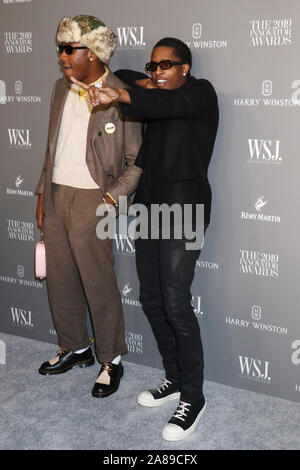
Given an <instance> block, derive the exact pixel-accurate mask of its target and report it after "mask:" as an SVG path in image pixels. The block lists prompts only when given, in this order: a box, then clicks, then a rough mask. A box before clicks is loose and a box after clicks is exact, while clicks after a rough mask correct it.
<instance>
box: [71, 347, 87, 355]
mask: <svg viewBox="0 0 300 470" xmlns="http://www.w3.org/2000/svg"><path fill="white" fill-rule="evenodd" d="M87 349H89V346H88V347H87V348H83V349H78V350H77V351H74V352H75V354H81V353H83V352H84V351H86V350H87Z"/></svg>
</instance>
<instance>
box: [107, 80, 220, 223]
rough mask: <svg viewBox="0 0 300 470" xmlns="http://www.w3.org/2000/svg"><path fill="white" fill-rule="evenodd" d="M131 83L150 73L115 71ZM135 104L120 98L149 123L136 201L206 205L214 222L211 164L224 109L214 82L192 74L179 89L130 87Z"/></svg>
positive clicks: (130, 111)
mask: <svg viewBox="0 0 300 470" xmlns="http://www.w3.org/2000/svg"><path fill="white" fill-rule="evenodd" d="M116 75H118V76H119V77H121V79H122V80H123V81H125V82H127V83H128V84H130V85H133V84H134V83H133V81H134V80H136V79H138V78H142V77H145V75H144V74H139V73H136V72H130V71H119V72H117V73H116ZM128 91H129V93H130V96H131V104H130V105H127V104H124V103H120V108H121V111H122V112H123V113H124V114H125V115H126V114H130V115H134V116H139V117H141V118H143V119H144V120H146V122H147V126H146V130H145V133H144V138H143V143H142V146H141V148H140V151H139V155H138V157H137V159H136V162H135V164H136V165H137V166H140V167H142V168H143V175H142V177H141V179H140V182H139V186H138V189H137V192H136V196H135V200H134V202H139V203H144V204H147V205H148V204H151V203H157V204H161V203H168V204H173V203H180V204H187V203H189V204H196V203H198V204H200V203H202V204H204V206H205V223H206V224H208V223H209V221H210V211H211V188H210V184H209V181H208V178H207V170H208V165H209V162H210V159H211V155H212V152H213V147H214V142H215V138H216V133H217V128H218V121H219V110H218V100H217V95H216V93H215V90H214V88H213V86H212V85H211V83H210V82H209V81H208V80H205V79H195V78H194V77H189V78H188V79H187V81H186V83H185V84H184V85H183V86H181V87H180V88H178V89H176V90H160V89H151V90H146V89H144V88H140V87H138V86H135V88H133V89H132V90H128Z"/></svg>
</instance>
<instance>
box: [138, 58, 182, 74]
mask: <svg viewBox="0 0 300 470" xmlns="http://www.w3.org/2000/svg"><path fill="white" fill-rule="evenodd" d="M173 65H183V62H176V61H174V60H167V59H166V60H161V61H160V62H153V60H152V61H151V62H148V63H147V64H146V66H145V70H146V72H156V70H157V67H158V66H159V67H160V68H161V70H168V69H170V68H172V67H173Z"/></svg>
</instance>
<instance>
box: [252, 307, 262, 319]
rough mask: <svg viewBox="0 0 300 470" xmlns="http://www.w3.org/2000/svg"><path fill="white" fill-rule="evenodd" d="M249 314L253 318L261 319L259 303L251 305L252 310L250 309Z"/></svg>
mask: <svg viewBox="0 0 300 470" xmlns="http://www.w3.org/2000/svg"><path fill="white" fill-rule="evenodd" d="M251 316H252V318H253V320H260V319H261V307H260V306H259V305H253V307H252V310H251Z"/></svg>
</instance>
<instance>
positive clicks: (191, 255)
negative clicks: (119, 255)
mask: <svg viewBox="0 0 300 470" xmlns="http://www.w3.org/2000/svg"><path fill="white" fill-rule="evenodd" d="M185 242H186V240H184V239H182V240H151V239H148V240H142V239H137V240H136V242H135V246H136V261H137V271H138V275H139V280H140V301H141V304H142V306H143V310H144V312H145V314H146V315H147V318H148V320H149V322H150V325H151V327H152V330H153V333H154V336H155V338H156V341H157V344H158V348H159V351H160V353H161V355H162V360H163V365H164V368H165V371H166V378H167V379H168V380H171V381H172V382H178V383H179V385H180V389H181V400H183V401H186V402H194V401H198V400H201V399H202V398H203V392H202V387H203V367H204V365H203V349H202V342H201V336H200V328H199V324H198V320H197V318H196V316H195V313H194V310H193V307H192V306H191V292H190V287H191V284H192V281H193V278H194V270H195V264H196V261H197V259H198V257H199V255H200V250H192V251H187V250H186V249H185Z"/></svg>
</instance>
